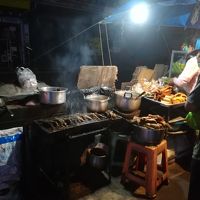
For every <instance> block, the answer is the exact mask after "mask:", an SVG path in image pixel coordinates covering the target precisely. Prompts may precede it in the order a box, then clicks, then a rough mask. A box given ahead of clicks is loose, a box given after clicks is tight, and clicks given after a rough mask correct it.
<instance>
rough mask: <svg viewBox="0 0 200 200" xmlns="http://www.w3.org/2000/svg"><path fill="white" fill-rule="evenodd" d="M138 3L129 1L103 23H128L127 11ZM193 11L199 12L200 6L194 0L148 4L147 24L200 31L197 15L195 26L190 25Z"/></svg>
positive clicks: (199, 18) (171, 0) (137, 0)
mask: <svg viewBox="0 0 200 200" xmlns="http://www.w3.org/2000/svg"><path fill="white" fill-rule="evenodd" d="M139 2H141V1H139V0H134V1H133V0H132V1H129V2H128V3H126V4H124V5H122V6H121V7H119V8H117V9H116V10H115V11H114V12H113V14H112V15H110V16H108V17H106V18H105V19H104V22H105V23H112V22H121V21H122V20H124V21H126V22H127V23H129V21H130V20H129V16H128V11H129V10H130V9H131V8H132V7H133V6H134V5H135V4H137V3H139ZM194 9H197V10H198V9H199V10H200V4H198V3H197V1H196V0H168V1H160V2H156V3H152V4H150V16H149V19H148V24H149V25H153V26H173V27H184V28H196V29H200V17H199V16H198V15H197V19H198V20H197V22H196V23H195V24H192V23H191V17H192V16H193V11H194ZM197 13H198V12H197ZM130 23H131V22H130Z"/></svg>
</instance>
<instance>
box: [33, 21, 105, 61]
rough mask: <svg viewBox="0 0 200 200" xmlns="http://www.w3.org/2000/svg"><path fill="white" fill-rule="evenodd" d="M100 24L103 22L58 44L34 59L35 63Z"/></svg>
mask: <svg viewBox="0 0 200 200" xmlns="http://www.w3.org/2000/svg"><path fill="white" fill-rule="evenodd" d="M100 22H101V21H99V22H97V23H95V24H93V25H91V26H89V27H88V28H86V29H84V30H82V31H80V32H79V33H77V34H76V35H74V36H72V37H71V38H68V39H67V40H65V41H63V42H61V43H60V44H58V45H56V46H54V47H52V48H50V49H48V50H47V51H45V52H44V53H42V54H40V55H39V56H38V57H36V58H33V60H32V61H33V62H35V61H37V60H39V59H40V58H41V57H42V56H45V55H47V54H48V53H50V52H52V51H53V50H55V49H57V48H58V47H61V46H62V45H64V44H66V43H68V42H70V41H72V40H73V39H75V38H77V37H78V36H79V35H81V34H82V33H84V32H86V31H88V30H90V29H91V28H93V27H94V26H96V25H97V24H100Z"/></svg>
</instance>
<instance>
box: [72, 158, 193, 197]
mask: <svg viewBox="0 0 200 200" xmlns="http://www.w3.org/2000/svg"><path fill="white" fill-rule="evenodd" d="M189 163H190V162H188V161H187V159H184V160H183V161H179V162H172V163H171V164H169V184H168V185H161V186H160V187H159V188H158V190H157V196H156V198H155V199H156V200H177V199H179V200H187V194H188V188H189V177H190V172H189V168H188V167H189ZM75 193H76V191H71V197H72V198H71V199H73V200H75V199H79V200H143V199H147V198H146V197H145V190H144V188H143V187H137V188H136V187H135V189H134V185H132V184H129V185H127V186H126V187H125V186H124V185H122V184H121V183H120V176H117V177H112V183H111V184H109V185H107V186H104V187H101V188H100V189H98V190H96V191H95V192H93V193H91V194H87V191H85V194H84V196H82V197H81V196H78V194H75Z"/></svg>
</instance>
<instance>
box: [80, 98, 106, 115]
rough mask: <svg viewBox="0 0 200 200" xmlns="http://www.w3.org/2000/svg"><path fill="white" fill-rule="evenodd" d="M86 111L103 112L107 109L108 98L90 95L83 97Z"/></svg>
mask: <svg viewBox="0 0 200 200" xmlns="http://www.w3.org/2000/svg"><path fill="white" fill-rule="evenodd" d="M84 98H85V101H86V106H87V109H88V110H89V111H91V112H105V111H106V110H107V109H108V100H109V97H107V96H105V95H99V94H91V95H87V96H85V97H84Z"/></svg>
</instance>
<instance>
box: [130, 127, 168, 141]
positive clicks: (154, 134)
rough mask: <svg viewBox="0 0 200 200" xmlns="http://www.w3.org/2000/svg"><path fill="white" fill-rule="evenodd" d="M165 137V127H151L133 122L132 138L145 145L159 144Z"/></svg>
mask: <svg viewBox="0 0 200 200" xmlns="http://www.w3.org/2000/svg"><path fill="white" fill-rule="evenodd" d="M164 137H165V130H164V129H158V130H157V129H150V128H146V127H143V126H138V125H135V124H132V132H131V139H132V140H133V141H134V142H136V143H139V144H143V145H157V144H160V142H161V141H162V140H163V139H164Z"/></svg>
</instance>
